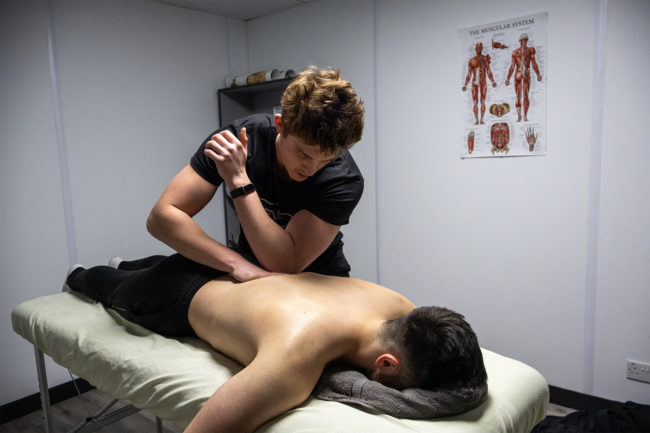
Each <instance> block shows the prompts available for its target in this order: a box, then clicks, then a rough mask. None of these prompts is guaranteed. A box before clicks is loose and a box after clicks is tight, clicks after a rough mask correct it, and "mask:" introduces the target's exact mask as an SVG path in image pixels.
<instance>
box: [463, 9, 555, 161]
mask: <svg viewBox="0 0 650 433" xmlns="http://www.w3.org/2000/svg"><path fill="white" fill-rule="evenodd" d="M547 23H548V14H547V13H545V12H541V13H538V14H534V15H528V16H523V17H516V18H511V19H506V20H503V21H499V22H493V23H488V24H481V25H477V26H474V27H470V28H466V29H463V30H459V32H458V33H459V36H460V38H461V42H462V44H461V49H462V57H461V60H462V72H461V73H462V78H461V79H462V81H461V86H459V87H460V90H461V92H459V95H460V99H461V104H460V107H461V111H462V116H461V140H462V141H461V144H460V156H461V158H468V157H471V158H475V157H486V156H490V157H492V156H495V157H496V156H524V155H545V154H546V140H545V137H546V81H547V80H544V79H543V76H545V73H544V71H545V69H546V65H547V55H548V52H547V48H546V41H547Z"/></svg>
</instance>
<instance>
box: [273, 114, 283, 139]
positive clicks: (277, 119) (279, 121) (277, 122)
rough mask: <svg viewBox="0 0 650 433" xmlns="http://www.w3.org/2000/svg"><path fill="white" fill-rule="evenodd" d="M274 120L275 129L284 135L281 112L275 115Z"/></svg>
mask: <svg viewBox="0 0 650 433" xmlns="http://www.w3.org/2000/svg"><path fill="white" fill-rule="evenodd" d="M273 120H274V121H275V129H276V131H278V134H280V135H282V115H281V114H275V115H274V116H273Z"/></svg>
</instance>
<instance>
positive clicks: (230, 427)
mask: <svg viewBox="0 0 650 433" xmlns="http://www.w3.org/2000/svg"><path fill="white" fill-rule="evenodd" d="M277 355H278V354H277V352H275V351H274V354H273V355H267V356H264V355H262V354H260V355H258V356H257V358H255V360H254V361H253V362H252V363H251V364H250V365H248V366H247V367H246V368H244V369H243V370H242V371H240V372H239V373H238V374H236V375H235V376H233V377H232V379H230V380H229V381H228V382H226V383H225V384H223V385H222V386H221V387H220V388H219V389H217V391H215V393H214V394H212V396H211V397H210V398H209V399H208V401H207V402H206V403H205V404H204V405H203V407H202V408H201V410H200V411H199V412H198V413H197V414H196V416H195V417H194V419H193V420H192V422H191V423H190V425H189V426H188V427H187V429H186V430H185V433H207V432H211V433H226V432H241V433H245V432H253V431H254V430H255V429H257V428H258V427H259V426H261V425H262V424H264V423H265V422H266V421H268V420H270V419H272V418H274V417H276V416H278V415H280V414H281V413H283V412H285V411H287V410H289V409H291V408H294V407H296V406H298V405H299V404H301V403H302V402H304V401H305V400H306V399H307V397H309V394H310V393H311V391H312V389H313V388H314V386H315V385H316V383H317V382H318V378H319V377H320V375H321V373H322V371H323V368H324V363H323V362H319V361H318V360H315V359H310V358H311V357H308V359H305V358H304V357H302V358H301V357H300V356H291V355H286V354H284V355H281V356H282V358H278V356H277Z"/></svg>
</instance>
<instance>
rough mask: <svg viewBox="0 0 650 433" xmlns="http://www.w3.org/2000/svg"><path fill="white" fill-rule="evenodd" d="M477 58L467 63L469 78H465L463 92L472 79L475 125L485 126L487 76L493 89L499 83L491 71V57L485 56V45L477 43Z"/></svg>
mask: <svg viewBox="0 0 650 433" xmlns="http://www.w3.org/2000/svg"><path fill="white" fill-rule="evenodd" d="M475 50H476V56H474V57H472V58H471V59H469V62H467V77H465V84H464V85H463V92H464V91H465V90H467V83H469V80H470V78H471V79H472V99H473V100H474V108H473V110H474V117H475V118H476V122H475V123H474V125H478V124H479V123H480V124H481V125H484V124H485V123H484V122H483V116H484V115H485V98H486V96H487V80H486V79H485V76H486V75H487V76H488V77H489V78H490V81H492V87H496V86H497V83H496V81H494V76H493V75H492V71H491V70H490V56H489V55H488V56H484V55H483V54H482V52H483V44H482V43H480V42H479V43H477V44H476V46H475ZM479 98H480V100H481V118H480V120H479V117H478V103H479Z"/></svg>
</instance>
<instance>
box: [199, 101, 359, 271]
mask: <svg viewBox="0 0 650 433" xmlns="http://www.w3.org/2000/svg"><path fill="white" fill-rule="evenodd" d="M241 128H246V136H247V138H248V157H247V161H246V172H247V174H248V177H249V178H250V180H251V182H253V185H255V189H256V190H257V194H258V195H259V197H260V200H261V201H262V205H263V206H264V209H265V210H266V213H267V214H268V215H269V217H270V218H271V219H273V221H275V222H276V223H277V224H278V225H280V226H281V227H282V228H285V227H286V226H287V224H288V223H289V220H290V219H291V217H292V216H293V215H294V214H295V213H296V212H298V211H299V210H301V209H305V210H307V211H309V212H311V213H313V214H314V215H316V216H317V217H319V218H321V219H322V220H324V221H327V222H328V223H330V224H334V225H338V226H340V225H343V224H347V223H348V222H349V219H350V215H351V214H352V211H353V210H354V208H355V206H356V205H357V203H358V202H359V199H361V194H362V193H363V176H362V175H361V172H360V171H359V168H358V167H357V165H356V163H355V162H354V160H353V159H352V155H350V152H348V151H347V150H343V151H341V153H340V155H339V156H338V157H337V158H336V159H334V160H333V161H331V162H329V163H328V164H327V165H326V166H325V167H323V168H322V169H320V170H319V171H318V172H316V173H315V174H314V175H313V176H311V177H309V178H308V179H306V180H305V181H303V182H296V181H293V180H285V179H283V178H281V177H279V176H278V175H276V174H275V170H274V166H275V161H276V156H275V139H276V137H277V131H276V129H275V123H274V121H273V116H271V115H269V114H254V115H252V116H248V117H245V118H243V119H238V120H235V121H234V122H233V123H232V124H230V125H227V126H225V127H223V128H220V129H218V130H217V131H215V132H213V133H212V134H210V135H209V136H208V138H206V139H205V140H204V141H203V143H202V144H201V146H199V149H198V150H197V151H196V153H195V154H194V155H193V156H192V160H191V162H190V164H191V166H192V168H193V169H194V170H195V171H196V172H197V173H198V174H199V175H200V176H201V177H202V178H204V179H205V180H207V181H208V182H210V183H211V184H213V185H215V186H219V185H221V183H222V182H223V179H222V178H221V176H219V173H218V171H217V168H216V166H215V164H214V161H212V160H211V159H210V158H208V157H207V156H205V154H204V153H203V150H204V148H205V143H206V142H208V141H209V140H210V139H211V137H212V136H213V135H214V134H215V133H217V132H219V131H223V130H226V129H228V130H230V132H232V133H233V134H234V135H235V137H239V132H240V130H241ZM342 237H343V234H342V233H341V232H339V233H338V234H337V235H336V237H335V238H334V241H333V242H332V243H331V244H330V246H329V247H328V248H327V249H326V250H325V251H324V252H323V253H322V254H321V255H320V256H319V257H317V258H316V260H314V261H313V262H312V263H311V264H310V265H309V266H308V267H307V268H306V269H305V271H309V272H317V273H320V274H326V275H347V274H348V273H349V271H350V265H349V264H348V261H347V260H346V258H345V255H344V254H343V242H342V240H341V238H342ZM237 251H238V252H239V253H240V254H242V255H243V256H244V257H246V258H247V259H248V260H250V261H251V262H253V263H256V264H259V262H258V261H257V259H256V258H255V256H254V254H253V251H252V250H251V248H250V246H249V244H248V241H247V240H246V237H245V235H244V232H243V231H242V232H241V234H240V236H239V243H238V246H237Z"/></svg>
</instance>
